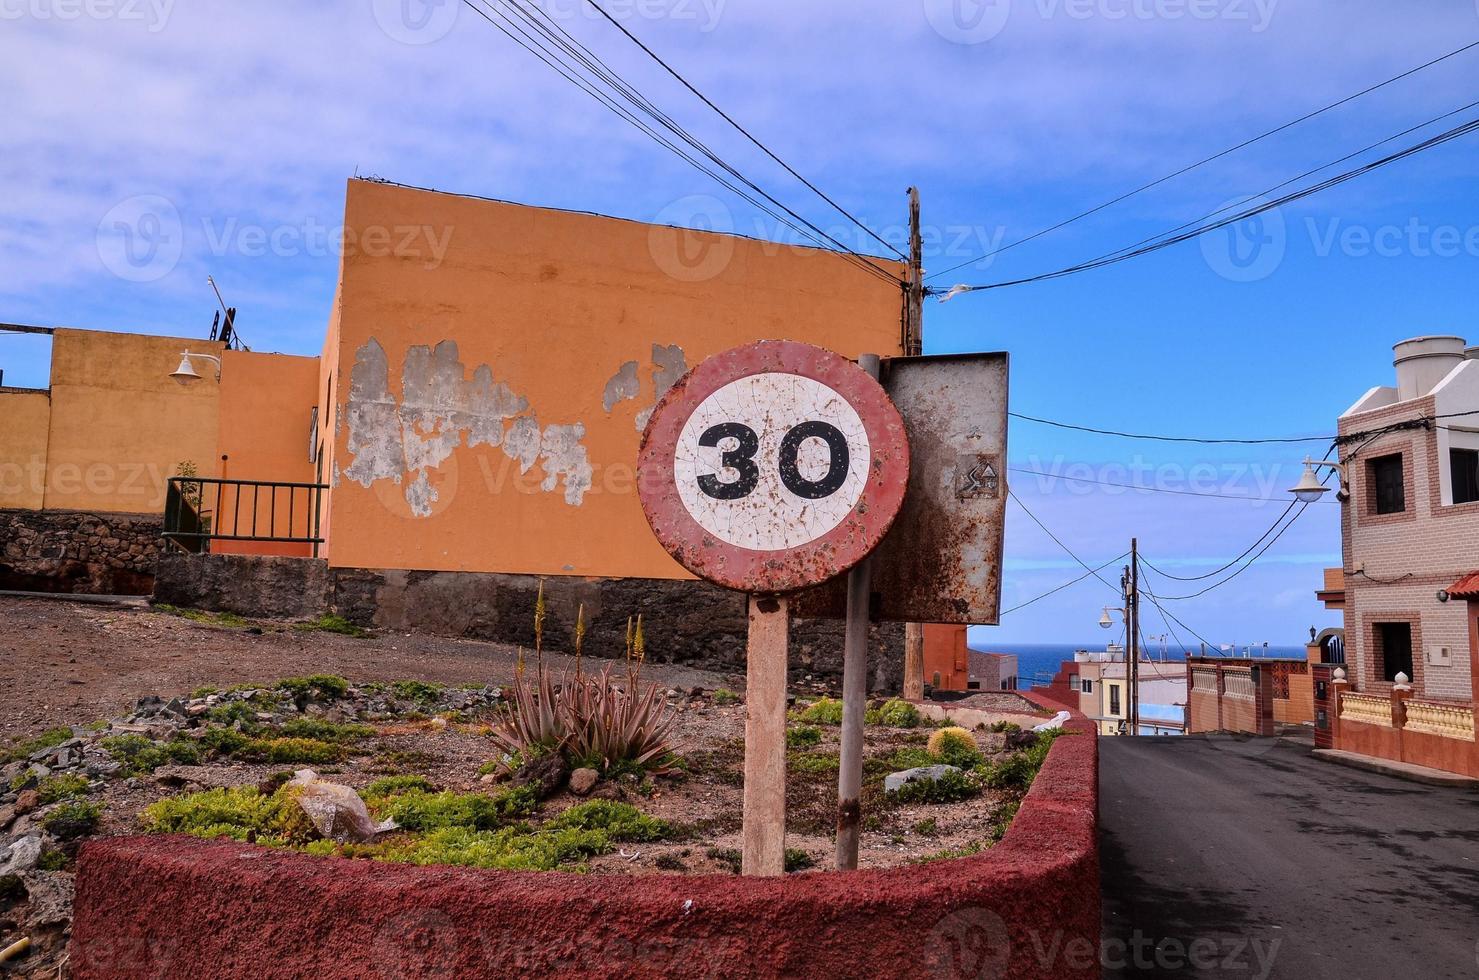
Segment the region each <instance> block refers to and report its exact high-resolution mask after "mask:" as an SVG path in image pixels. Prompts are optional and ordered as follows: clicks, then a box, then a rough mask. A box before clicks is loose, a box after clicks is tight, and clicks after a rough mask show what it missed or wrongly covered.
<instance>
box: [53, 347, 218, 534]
mask: <svg viewBox="0 0 1479 980" xmlns="http://www.w3.org/2000/svg"><path fill="white" fill-rule="evenodd" d="M187 346H188V347H189V349H190V350H191V351H192V352H195V353H205V354H219V353H220V351H221V345H220V344H218V343H211V342H207V341H203V340H185V339H181V338H172V337H147V336H142V335H139V334H123V333H103V332H98V331H92V330H70V329H58V330H57V331H56V333H55V334H54V335H53V337H52V348H51V351H52V353H51V429H50V438H49V442H48V446H47V468H46V470H47V477H46V497H45V506H46V507H47V508H48V509H63V510H103V511H121V512H126V513H151V514H158V513H161V512H162V511H163V508H164V490H165V483H166V481H167V480H168V479H169V477H171V476H173V475H175V474H176V473H177V472H178V465H179V464H180V463H181V462H182V461H189V462H193V463H194V464H195V467H196V471H197V473H198V474H199V475H201V476H212V475H214V474H215V472H216V455H217V454H216V422H217V410H218V402H219V395H220V388H219V386H218V385H217V384H216V382H215V381H214V380H213V377H212V375H213V371H214V368H213V366H212V365H210V364H209V362H206V361H198V362H197V364H196V369H197V370H198V371H199V372H200V374H201V376H202V377H203V378H204V380H202V381H199V382H196V383H195V384H193V385H191V386H189V387H181V386H180V385H178V384H176V383H175V382H174V381H173V380H172V379H171V378H170V377H169V376H168V375H169V373H170V372H171V371H173V370H174V369H175V367H176V365H178V364H179V362H180V352H181V351H182V350H184V349H185V348H186V347H187Z"/></svg>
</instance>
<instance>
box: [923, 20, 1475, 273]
mask: <svg viewBox="0 0 1479 980" xmlns="http://www.w3.org/2000/svg"><path fill="white" fill-rule="evenodd" d="M1475 47H1479V41H1472V42H1470V43H1468V44H1465V45H1464V46H1463V47H1460V48H1455V49H1454V50H1452V51H1450V52H1448V53H1447V54H1445V55H1440V56H1439V57H1437V58H1434V59H1433V60H1432V61H1428V62H1424V63H1423V64H1421V65H1418V66H1416V67H1415V68H1409V69H1407V70H1406V71H1404V72H1402V73H1400V74H1397V75H1393V76H1392V77H1391V78H1388V79H1387V80H1386V81H1384V82H1378V83H1377V84H1375V85H1372V86H1369V87H1367V88H1364V89H1362V90H1361V91H1359V92H1357V93H1355V94H1354V95H1348V96H1346V97H1345V98H1343V99H1340V100H1339V101H1336V102H1332V103H1330V104H1329V105H1326V106H1322V107H1321V108H1319V109H1316V110H1315V111H1313V112H1308V113H1305V114H1304V115H1302V116H1300V117H1299V118H1298V119H1291V120H1290V121H1289V122H1286V123H1284V124H1283V125H1282V126H1276V127H1274V128H1273V129H1270V130H1268V131H1267V132H1263V133H1260V134H1258V135H1257V136H1255V137H1253V138H1252V139H1247V140H1244V141H1243V142H1241V143H1238V144H1237V145H1236V146H1230V147H1228V148H1227V149H1225V150H1220V151H1218V152H1217V153H1214V154H1212V155H1211V156H1209V157H1205V158H1203V159H1201V160H1198V161H1197V162H1196V163H1192V164H1189V165H1187V166H1185V167H1182V168H1181V169H1180V170H1177V171H1175V172H1174V173H1169V174H1167V175H1166V176H1164V177H1159V178H1157V179H1155V180H1152V181H1151V182H1150V183H1148V184H1142V185H1141V186H1139V187H1137V188H1135V189H1134V190H1131V191H1127V192H1125V193H1124V194H1121V195H1120V196H1119V197H1116V198H1113V199H1111V200H1108V201H1105V202H1104V203H1103V204H1100V205H1098V206H1097V207H1093V208H1090V209H1089V210H1087V211H1083V212H1081V213H1079V214H1076V215H1074V216H1073V217H1071V218H1067V219H1065V220H1063V221H1060V222H1058V223H1057V224H1055V225H1053V226H1051V227H1048V228H1044V229H1042V230H1041V231H1038V232H1034V233H1033V234H1031V235H1028V236H1026V237H1025V238H1019V239H1017V240H1016V241H1013V242H1010V243H1009V244H1006V245H1003V246H1001V247H1000V248H997V249H994V250H992V251H990V252H987V253H986V254H984V255H980V256H977V257H975V258H972V259H967V260H966V261H964V262H961V263H958V264H956V265H952V266H950V267H949V268H948V269H942V270H940V271H939V272H932V273H930V274H929V275H928V276H926V277H925V278H926V279H934V278H935V277H937V276H943V275H946V274H947V273H951V272H954V271H955V270H956V269H963V268H965V267H966V266H968V265H974V264H975V263H977V262H981V261H984V260H985V259H989V258H991V257H992V256H995V255H1000V254H1001V253H1002V252H1005V251H1007V250H1008V249H1012V248H1016V247H1017V246H1018V245H1024V244H1026V243H1027V242H1030V241H1033V240H1035V239H1038V238H1041V237H1042V236H1044V235H1046V234H1049V233H1050V232H1054V231H1057V230H1058V229H1060V228H1064V227H1067V226H1068V225H1071V224H1073V223H1074V222H1076V221H1080V220H1082V219H1084V218H1087V217H1090V216H1091V215H1095V214H1098V213H1099V212H1100V211H1103V210H1104V209H1105V208H1109V207H1113V206H1114V205H1116V204H1119V203H1120V202H1121V201H1126V200H1129V199H1130V198H1132V197H1134V196H1135V195H1137V194H1140V193H1142V192H1144V191H1148V190H1150V189H1151V188H1152V187H1157V186H1159V185H1161V184H1164V183H1166V182H1167V181H1169V180H1174V179H1175V178H1177V177H1180V176H1182V175H1184V174H1188V173H1190V172H1191V171H1193V170H1196V169H1197V168H1198V167H1203V166H1206V165H1207V164H1209V163H1212V162H1213V161H1215V160H1220V159H1222V158H1223V157H1225V156H1227V155H1228V154H1230V153H1236V152H1237V151H1238V150H1242V149H1245V148H1247V147H1249V146H1252V145H1253V144H1255V143H1258V142H1260V141H1262V140H1265V139H1268V138H1269V137H1270V136H1274V135H1277V134H1278V133H1282V132H1284V131H1285V130H1286V129H1290V128H1292V127H1294V126H1297V125H1299V124H1300V123H1303V122H1307V121H1309V120H1311V119H1314V118H1315V117H1316V116H1319V115H1323V114H1324V113H1327V112H1329V111H1331V110H1332V109H1337V108H1339V107H1340V106H1343V105H1345V104H1346V103H1348V102H1353V101H1355V100H1356V99H1359V98H1361V97H1362V96H1366V95H1370V94H1371V93H1372V92H1375V91H1377V90H1378V89H1382V88H1385V87H1386V86H1388V85H1391V84H1393V83H1394V82H1399V81H1401V80H1402V79H1404V78H1407V77H1409V76H1411V75H1415V74H1417V73H1418V72H1420V71H1423V70H1424V69H1427V68H1431V67H1433V66H1434V65H1436V64H1439V63H1441V62H1444V61H1447V60H1448V59H1449V58H1453V57H1456V56H1457V55H1461V54H1463V53H1464V52H1465V51H1468V50H1470V49H1472V48H1475Z"/></svg>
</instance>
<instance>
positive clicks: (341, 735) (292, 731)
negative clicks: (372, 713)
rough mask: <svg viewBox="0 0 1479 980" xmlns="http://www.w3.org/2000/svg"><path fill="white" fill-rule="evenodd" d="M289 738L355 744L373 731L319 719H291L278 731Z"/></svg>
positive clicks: (373, 732)
mask: <svg viewBox="0 0 1479 980" xmlns="http://www.w3.org/2000/svg"><path fill="white" fill-rule="evenodd" d="M278 731H279V732H281V733H282V734H283V735H286V736H288V737H289V738H314V739H318V740H319V741H320V742H341V743H342V742H355V741H358V740H359V739H362V738H369V737H370V736H371V735H374V734H375V729H373V728H371V727H370V726H369V725H356V724H343V723H340V722H334V721H324V720H322V719H320V718H293V719H291V720H289V721H287V722H284V723H283V725H282V727H281V728H279V729H278Z"/></svg>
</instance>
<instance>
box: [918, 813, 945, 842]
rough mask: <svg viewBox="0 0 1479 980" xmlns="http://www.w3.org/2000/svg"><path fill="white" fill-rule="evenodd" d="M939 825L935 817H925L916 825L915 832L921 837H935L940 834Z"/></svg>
mask: <svg viewBox="0 0 1479 980" xmlns="http://www.w3.org/2000/svg"><path fill="white" fill-rule="evenodd" d="M939 831H940V827H939V824H938V823H937V822H936V821H935V818H934V817H925V818H924V819H923V820H921V821H919V822H918V823H916V824H915V825H914V832H915V833H916V834H918V835H919V836H921V837H933V836H935V834H937V833H939Z"/></svg>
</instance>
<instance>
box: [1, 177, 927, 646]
mask: <svg viewBox="0 0 1479 980" xmlns="http://www.w3.org/2000/svg"><path fill="white" fill-rule="evenodd" d="M344 223H345V232H344V248H343V253H342V257H341V260H340V274H339V282H338V288H337V290H336V294H335V298H334V302H333V305H332V307H331V309H330V310H328V311H326V314H327V315H326V325H325V326H324V327H322V328H319V329H323V330H324V340H323V346H322V352H321V355H320V356H318V357H299V356H290V355H282V354H263V353H254V352H246V351H237V350H225V351H222V350H221V349H220V348H221V345H220V344H212V343H207V342H204V341H200V340H185V339H180V338H165V337H149V336H142V335H133V334H108V333H96V332H89V331H73V330H58V331H56V332H55V334H54V337H53V369H52V379H51V387H50V390H49V392H34V391H30V392H11V391H6V392H5V393H3V394H0V408H3V409H4V410H5V413H6V416H7V418H10V419H14V420H15V424H14V425H12V426H10V427H9V431H8V432H7V433H6V435H5V437H4V440H3V445H0V467H4V469H3V470H0V473H8V472H10V471H12V470H15V469H16V467H17V466H22V467H25V466H29V467H30V471H32V472H35V473H37V474H39V476H38V477H37V478H35V479H33V480H31V481H30V482H26V481H20V482H18V483H16V482H15V481H9V480H7V481H3V485H0V510H5V511H6V512H10V511H14V512H22V511H30V512H33V513H35V512H59V511H68V512H101V513H106V514H132V515H140V516H142V517H150V518H154V519H157V518H158V516H159V515H160V513H161V512H162V510H163V508H164V504H165V486H166V482H167V480H168V478H169V477H170V476H172V475H176V474H178V473H179V472H180V471H181V464H182V463H186V464H189V466H191V467H193V469H194V472H195V474H196V475H198V476H200V477H204V478H213V479H224V480H230V481H254V482H262V483H279V484H288V483H292V484H302V485H305V486H311V485H321V486H322V488H323V489H322V490H315V491H313V492H311V493H298V492H294V494H293V499H292V501H291V503H289V502H288V498H287V497H286V496H285V495H284V494H283V492H282V491H278V492H277V493H276V494H270V493H269V492H268V491H266V490H263V489H261V488H257V487H252V486H240V487H238V486H235V485H233V484H229V483H228V484H223V485H215V484H209V483H208V484H206V485H204V486H203V487H202V488H201V492H200V497H201V499H200V500H199V501H198V505H199V508H200V510H201V511H202V512H203V514H204V515H205V516H206V517H207V518H208V519H209V523H210V529H211V531H212V533H214V534H215V535H217V536H218V537H217V538H216V539H215V540H212V541H211V544H210V546H209V550H210V552H211V554H212V555H213V556H222V555H230V554H243V553H249V554H258V555H277V556H289V557H301V558H306V557H309V556H312V555H316V556H317V565H319V566H325V567H326V568H327V569H328V570H329V574H328V580H329V581H331V582H334V583H337V582H338V579H337V578H336V576H341V575H342V577H343V578H345V579H346V580H348V579H353V581H354V583H355V585H354V587H353V590H351V591H353V594H352V595H350V594H347V593H346V594H342V595H341V594H340V593H341V592H343V591H344V589H341V588H340V586H339V585H338V584H333V585H331V586H329V595H328V596H327V598H326V599H325V603H324V604H326V605H328V606H330V607H334V608H340V607H343V608H344V609H345V610H346V611H348V612H349V613H351V614H354V615H357V616H359V617H361V618H363V619H365V620H367V621H371V622H380V623H383V624H386V625H402V626H416V625H421V626H429V627H432V628H443V629H450V630H451V631H454V632H458V631H461V632H472V633H478V632H479V631H482V632H485V633H486V632H488V631H489V630H492V629H493V627H492V626H490V625H489V624H490V623H492V622H494V621H507V620H509V619H510V615H509V614H508V613H507V612H506V611H505V612H502V613H498V614H495V613H494V612H493V611H492V610H491V609H490V610H485V612H484V613H481V614H479V613H468V612H467V609H468V607H469V604H470V603H471V604H472V605H476V603H477V601H478V600H476V599H474V598H471V597H472V596H473V595H474V594H476V595H477V596H482V595H484V593H490V592H492V591H496V590H494V589H492V587H491V586H489V584H488V583H489V582H490V581H491V580H488V579H475V578H474V579H457V578H455V576H458V575H465V576H489V575H494V576H500V575H501V576H514V577H518V576H549V577H553V578H554V579H558V580H560V581H563V582H564V583H565V585H566V588H565V591H566V592H568V593H569V596H568V598H569V601H570V602H571V603H577V604H578V603H580V602H586V603H587V604H588V606H596V607H601V608H603V609H605V610H606V614H607V616H608V618H613V621H614V617H616V616H617V615H618V612H619V610H618V609H617V608H616V607H617V605H619V604H618V603H615V602H614V601H613V600H611V598H610V593H609V589H608V590H606V592H605V593H603V592H602V589H601V588H600V587H599V584H600V583H601V582H603V581H607V580H633V579H639V580H667V581H672V582H682V584H683V585H685V586H689V587H690V588H691V589H692V590H700V591H701V590H704V589H708V587H707V586H702V585H700V584H699V583H696V582H692V581H691V577H690V576H689V575H688V573H687V572H685V571H684V570H683V569H682V568H681V567H680V566H679V565H678V564H677V563H675V562H674V561H673V560H672V559H671V558H670V557H669V556H668V555H667V553H666V552H664V551H663V549H662V548H661V547H660V546H659V545H658V544H657V542H656V541H655V539H654V538H653V536H652V534H651V531H650V529H649V528H648V526H647V523H646V521H645V519H644V518H643V516H642V511H641V507H640V504H639V502H638V498H637V494H636V487H635V473H634V464H635V459H636V454H637V446H638V442H639V439H640V434H641V430H642V428H643V425H644V424H645V421H646V418H647V414H648V413H649V412H650V411H651V409H652V407H653V405H654V404H655V402H656V401H657V398H658V397H659V396H660V395H661V394H662V393H663V392H664V391H665V390H666V389H667V387H668V386H670V385H671V384H672V383H674V382H675V381H676V380H677V379H678V378H679V377H681V376H682V375H683V374H684V373H685V372H686V371H687V370H688V368H690V367H692V366H693V365H695V364H697V363H698V362H699V361H701V360H703V359H704V358H706V357H708V356H710V355H711V354H714V353H717V352H719V351H722V350H725V349H728V348H731V347H734V346H737V345H740V344H743V343H747V342H750V341H753V340H758V339H764V338H787V339H795V340H803V341H806V342H809V343H813V344H817V345H819V346H823V347H827V348H830V349H833V350H837V351H839V352H841V353H843V354H845V355H848V356H856V355H859V354H862V353H865V352H871V353H878V354H881V355H884V356H893V355H898V354H900V353H902V348H901V328H900V313H901V300H902V295H901V291H900V287H899V285H898V283H895V282H890V281H886V280H885V279H883V278H880V277H875V276H872V275H869V274H867V273H865V272H864V271H862V270H860V269H859V268H858V267H857V266H856V265H854V264H852V263H850V262H848V261H846V260H845V259H843V258H841V257H840V256H838V255H836V254H834V253H831V252H827V251H823V250H817V249H806V248H799V247H794V246H788V245H779V244H776V243H772V242H763V241H757V240H752V239H746V238H742V237H738V236H734V235H723V234H717V233H710V232H702V231H691V230H685V229H675V228H669V227H665V226H654V225H647V224H642V223H639V222H634V221H627V220H620V219H615V218H608V217H602V216H597V215H591V214H583V213H573V212H566V211H556V210H550V209H544V208H533V207H525V206H520V205H515V204H509V203H504V202H500V201H493V200H486V199H481V198H473V197H466V196H460V195H454V194H445V193H438V192H431V191H425V190H418V189H413V188H407V187H401V186H397V185H390V184H385V183H380V182H371V181H363V180H353V181H350V182H349V185H348V190H347V194H346V199H345V220H344ZM876 261H877V264H878V265H880V266H882V267H884V268H886V269H887V271H889V272H890V273H892V274H895V275H897V276H899V277H900V278H902V276H903V269H902V267H901V266H900V265H898V264H896V263H895V264H891V263H886V262H885V261H884V260H881V259H880V260H876ZM187 346H188V348H189V349H190V350H191V351H192V352H195V353H202V354H211V355H215V356H218V357H220V359H221V363H220V370H219V381H217V380H216V378H215V377H214V366H213V365H211V366H210V370H206V365H205V362H203V361H201V362H198V363H197V365H196V366H197V367H200V368H201V374H202V377H203V380H202V381H200V382H197V383H195V384H192V385H190V386H188V387H181V386H180V385H177V384H176V383H175V382H174V381H172V380H171V379H170V378H169V377H168V374H169V373H170V371H171V370H172V369H173V368H174V366H175V365H176V363H178V361H179V358H180V352H181V350H182V349H184V348H186V347H187ZM133 466H138V467H141V470H140V482H139V483H137V485H132V484H131V485H130V487H129V488H127V492H125V490H124V489H123V488H120V487H119V486H117V485H116V481H115V483H109V482H108V481H101V480H99V481H94V484H93V485H92V486H91V487H89V486H88V485H87V484H86V483H85V482H84V484H83V485H82V486H81V487H77V486H74V485H72V484H71V483H67V482H66V481H65V480H64V479H63V478H64V477H65V476H68V475H70V474H71V473H72V472H73V470H74V469H78V468H80V469H82V470H86V469H87V468H88V467H94V468H97V467H102V468H104V469H110V468H111V470H118V471H121V469H122V468H124V467H133ZM13 483H14V485H12V484H13ZM6 509H9V510H6ZM285 518H291V520H292V522H293V525H294V534H293V535H290V536H303V537H318V538H321V539H322V540H321V541H315V542H307V541H299V542H293V543H285V542H264V541H261V540H256V539H258V538H260V537H262V536H263V535H262V534H261V528H262V527H263V526H264V524H269V523H270V524H272V525H274V526H276V527H279V528H280V527H281V526H282V525H283V522H284V520H285ZM253 519H255V521H256V528H255V529H254V528H253V526H252V521H253ZM303 528H312V529H313V530H312V531H311V532H305V531H303V530H302V529H303ZM0 530H3V529H0ZM279 536H280V535H279ZM12 550H14V549H12ZM162 574H164V573H163V572H162ZM408 576H409V577H408ZM428 576H433V577H432V578H428ZM436 576H440V577H436ZM446 576H454V577H453V578H448V577H446ZM166 577H169V576H166ZM171 581H173V582H175V583H176V584H177V585H180V584H182V575H175V576H174V577H173V578H172V579H171ZM533 581H534V579H533V578H530V579H529V580H528V582H533ZM527 584H528V583H526V582H522V581H514V580H512V579H509V580H501V584H500V588H503V589H505V590H508V589H513V590H515V591H517V590H521V589H523V588H524V587H525V585H527ZM345 588H347V587H345ZM418 589H419V590H422V591H419V592H418V591H415V590H418ZM551 589H552V591H553V592H554V593H556V595H555V601H557V602H558V601H560V592H561V588H560V586H559V585H558V584H557V583H556V582H554V581H553V580H552V584H551ZM398 590H399V591H398ZM406 590H411V591H410V592H409V593H408V592H407V591H406ZM427 590H433V591H434V592H435V594H431V593H430V592H428V591H427ZM308 591H309V592H310V593H311V592H313V590H312V589H310V590H308ZM693 594H697V592H695V593H693ZM603 595H604V598H603ZM179 598H180V599H181V600H182V601H184V600H188V599H190V598H191V597H190V596H188V595H186V596H181V597H179ZM197 598H198V597H197ZM490 601H491V600H490ZM703 601H705V602H718V601H719V600H718V599H717V598H715V597H713V596H712V595H708V596H707V597H706V598H705V599H704V600H703ZM627 604H629V603H627ZM622 608H625V606H623V607H622ZM620 615H621V617H622V621H623V622H624V616H625V613H620ZM438 616H441V617H443V618H445V617H451V620H452V621H451V622H438V621H437V620H436V617H438ZM418 617H420V618H418ZM426 617H431V620H427V619H426ZM717 625H718V626H720V627H722V628H728V627H727V625H725V624H717ZM742 633H743V629H742V628H740V629H737V630H735V635H741V634H742Z"/></svg>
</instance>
